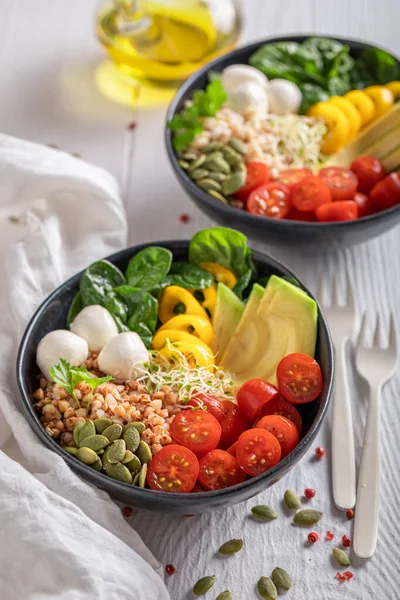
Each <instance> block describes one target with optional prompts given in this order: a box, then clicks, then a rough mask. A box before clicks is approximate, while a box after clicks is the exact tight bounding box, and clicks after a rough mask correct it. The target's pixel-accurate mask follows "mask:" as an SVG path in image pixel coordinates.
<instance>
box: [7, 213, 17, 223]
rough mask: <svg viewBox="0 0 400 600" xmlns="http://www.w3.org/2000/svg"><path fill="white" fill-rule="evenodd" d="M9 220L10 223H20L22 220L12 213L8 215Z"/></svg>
mask: <svg viewBox="0 0 400 600" xmlns="http://www.w3.org/2000/svg"><path fill="white" fill-rule="evenodd" d="M8 220H9V221H10V223H19V221H20V219H19V217H16V216H15V215H10V216H9V217H8Z"/></svg>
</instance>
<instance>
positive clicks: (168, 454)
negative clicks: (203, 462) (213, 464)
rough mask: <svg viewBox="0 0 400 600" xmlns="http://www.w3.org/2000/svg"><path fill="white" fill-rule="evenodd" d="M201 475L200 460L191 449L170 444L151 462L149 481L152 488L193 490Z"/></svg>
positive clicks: (180, 490) (178, 490) (170, 490)
mask: <svg viewBox="0 0 400 600" xmlns="http://www.w3.org/2000/svg"><path fill="white" fill-rule="evenodd" d="M198 476H199V461H198V460H197V458H196V456H195V455H194V454H193V452H192V451H191V450H189V449H188V448H184V447H183V446H178V445H177V444H169V445H168V446H164V448H162V449H161V450H160V451H159V452H157V454H156V455H155V456H153V458H152V459H151V462H150V464H149V470H148V472H147V483H148V484H149V487H150V488H151V489H152V490H161V491H163V492H180V493H182V492H184V493H188V492H191V491H192V489H193V488H194V486H195V484H196V480H197V477H198Z"/></svg>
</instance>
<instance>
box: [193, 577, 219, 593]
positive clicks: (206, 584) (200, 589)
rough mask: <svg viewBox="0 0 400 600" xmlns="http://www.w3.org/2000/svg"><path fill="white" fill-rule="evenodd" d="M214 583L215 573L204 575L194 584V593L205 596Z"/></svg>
mask: <svg viewBox="0 0 400 600" xmlns="http://www.w3.org/2000/svg"><path fill="white" fill-rule="evenodd" d="M214 583H215V575H212V576H207V577H202V578H201V579H199V581H198V582H197V583H196V584H195V585H194V586H193V594H194V595H195V596H203V594H206V593H207V592H208V590H211V588H212V586H213V585H214Z"/></svg>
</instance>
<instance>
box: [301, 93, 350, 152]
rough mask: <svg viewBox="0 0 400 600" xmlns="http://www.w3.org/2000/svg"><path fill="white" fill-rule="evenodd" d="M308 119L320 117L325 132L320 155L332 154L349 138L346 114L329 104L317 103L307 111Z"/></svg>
mask: <svg viewBox="0 0 400 600" xmlns="http://www.w3.org/2000/svg"><path fill="white" fill-rule="evenodd" d="M307 115H308V116H309V117H322V118H323V119H324V120H325V125H326V128H327V132H326V134H325V135H324V137H323V139H322V142H321V152H322V154H334V153H335V152H337V151H338V150H340V148H342V146H345V145H346V144H347V143H348V142H349V141H350V138H351V129H350V123H349V119H348V118H347V116H346V114H345V113H344V112H343V111H342V110H341V109H340V108H338V107H337V106H335V105H334V104H331V103H330V102H317V104H314V106H312V107H311V108H310V109H309V110H308V111H307Z"/></svg>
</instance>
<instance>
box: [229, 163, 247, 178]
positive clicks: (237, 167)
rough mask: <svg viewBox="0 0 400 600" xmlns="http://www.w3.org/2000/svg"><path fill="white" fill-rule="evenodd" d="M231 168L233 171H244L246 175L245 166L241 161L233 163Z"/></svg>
mask: <svg viewBox="0 0 400 600" xmlns="http://www.w3.org/2000/svg"><path fill="white" fill-rule="evenodd" d="M232 170H233V172H234V173H238V172H239V171H240V172H241V173H244V174H245V175H246V177H247V167H246V165H245V164H244V163H242V162H241V163H238V164H237V165H235V166H234V167H233V169H232Z"/></svg>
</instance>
